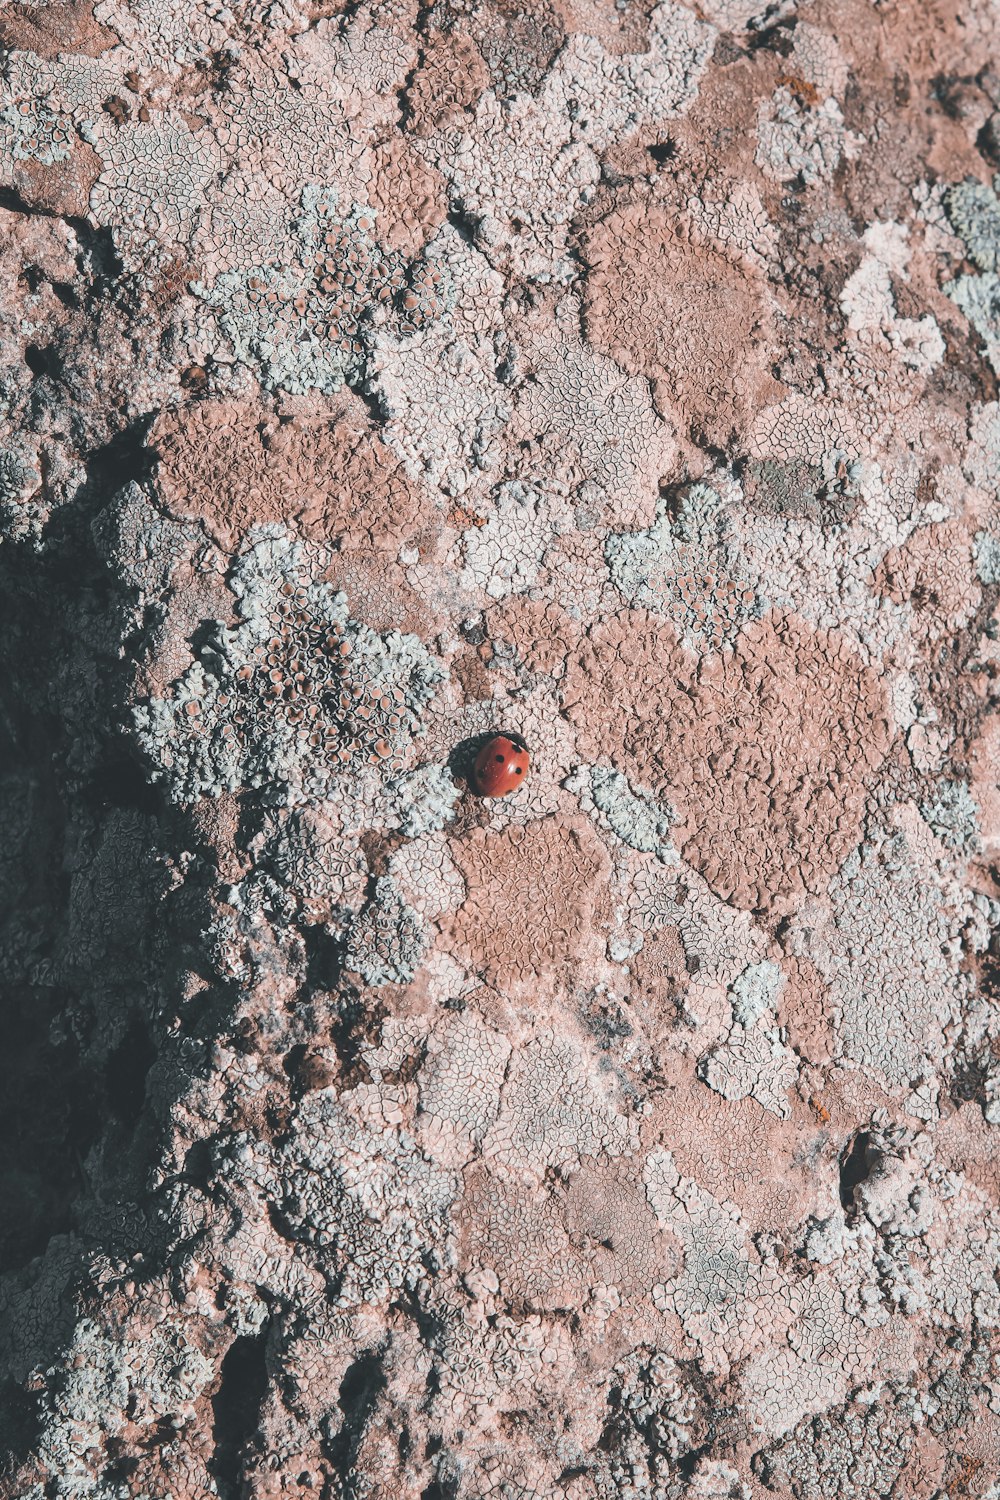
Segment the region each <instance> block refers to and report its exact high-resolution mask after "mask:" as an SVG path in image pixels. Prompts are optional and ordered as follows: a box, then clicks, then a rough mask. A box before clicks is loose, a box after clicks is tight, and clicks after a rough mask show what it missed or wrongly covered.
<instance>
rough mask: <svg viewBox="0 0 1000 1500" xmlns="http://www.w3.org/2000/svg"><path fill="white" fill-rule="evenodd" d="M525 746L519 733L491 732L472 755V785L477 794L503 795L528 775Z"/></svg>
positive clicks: (481, 795) (487, 795)
mask: <svg viewBox="0 0 1000 1500" xmlns="http://www.w3.org/2000/svg"><path fill="white" fill-rule="evenodd" d="M529 763H530V761H529V756H528V747H527V745H526V744H525V743H524V741H523V740H522V738H521V736H520V735H519V734H494V735H493V736H492V737H491V738H490V739H488V740H487V741H486V744H485V745H484V746H483V748H482V749H481V750H480V752H479V754H478V755H477V756H476V764H475V765H474V766H473V768H472V777H471V781H472V788H473V791H475V792H478V793H479V795H480V797H506V796H507V795H508V793H510V792H513V791H515V790H516V789H517V788H518V787H519V786H520V785H521V783H522V781H523V780H524V778H525V777H526V776H527V774H528V765H529Z"/></svg>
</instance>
